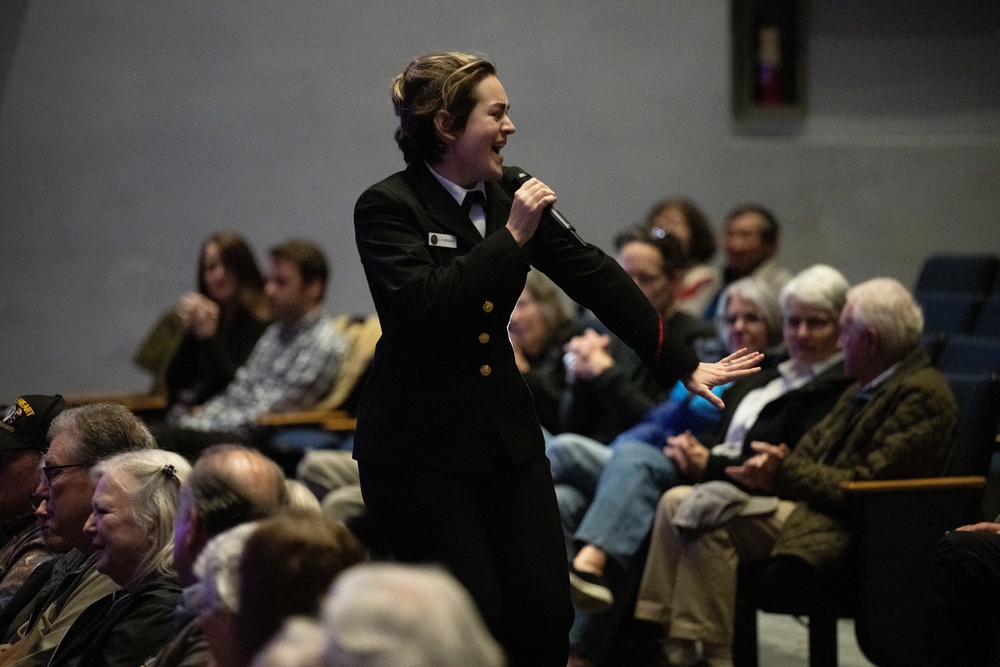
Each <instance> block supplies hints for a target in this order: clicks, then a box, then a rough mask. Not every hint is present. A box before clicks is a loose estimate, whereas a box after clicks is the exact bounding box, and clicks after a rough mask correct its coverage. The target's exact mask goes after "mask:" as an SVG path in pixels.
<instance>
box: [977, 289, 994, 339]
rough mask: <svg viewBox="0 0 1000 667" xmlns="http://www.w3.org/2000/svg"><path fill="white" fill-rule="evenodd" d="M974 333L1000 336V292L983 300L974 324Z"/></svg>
mask: <svg viewBox="0 0 1000 667" xmlns="http://www.w3.org/2000/svg"><path fill="white" fill-rule="evenodd" d="M972 333H974V334H976V335H977V336H996V337H998V338H1000V292H994V293H993V294H991V295H989V296H988V297H986V300H985V301H983V305H982V306H981V307H980V308H979V314H978V315H976V321H975V322H974V323H973V325H972Z"/></svg>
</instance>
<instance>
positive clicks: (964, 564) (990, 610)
mask: <svg viewBox="0 0 1000 667" xmlns="http://www.w3.org/2000/svg"><path fill="white" fill-rule="evenodd" d="M930 590H931V594H930V616H929V622H928V626H927V642H926V645H925V653H924V654H925V655H926V657H927V662H926V664H927V665H928V667H952V666H953V665H962V666H963V667H988V666H989V665H995V664H996V659H997V658H998V657H1000V655H998V653H997V651H998V649H1000V645H998V641H997V640H998V634H997V630H998V607H997V599H998V593H1000V522H980V523H975V524H972V525H969V526H961V527H959V528H956V529H955V530H953V531H950V532H948V533H946V534H945V535H944V537H942V538H941V540H940V542H938V547H937V559H936V561H935V563H934V572H933V575H932V577H931V588H930Z"/></svg>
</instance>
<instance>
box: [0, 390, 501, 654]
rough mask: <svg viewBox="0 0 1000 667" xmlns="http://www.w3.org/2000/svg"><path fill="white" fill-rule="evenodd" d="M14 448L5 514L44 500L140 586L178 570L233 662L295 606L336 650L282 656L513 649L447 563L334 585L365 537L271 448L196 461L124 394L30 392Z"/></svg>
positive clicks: (5, 481) (82, 547)
mask: <svg viewBox="0 0 1000 667" xmlns="http://www.w3.org/2000/svg"><path fill="white" fill-rule="evenodd" d="M0 455H2V456H3V457H4V463H5V464H6V463H13V462H15V459H17V463H18V465H17V466H8V465H5V466H4V467H3V471H2V473H0V498H3V501H4V503H3V509H4V511H8V514H6V515H4V516H3V517H0V518H3V519H13V518H20V517H25V518H30V513H31V507H32V506H34V514H35V518H36V519H37V521H38V523H39V525H40V527H41V534H42V538H43V540H44V543H45V546H46V548H47V550H48V551H50V552H51V553H65V552H68V551H70V550H71V549H77V550H79V551H81V552H82V553H84V554H86V555H92V556H93V557H94V559H95V567H96V569H97V570H98V571H99V572H101V573H102V574H104V575H106V576H108V577H109V578H110V579H111V580H112V581H114V582H115V583H116V584H118V585H119V586H120V587H121V588H122V589H124V590H126V591H138V590H140V589H142V588H144V587H146V586H149V585H155V584H156V582H157V581H159V580H163V579H173V578H176V579H177V580H179V582H180V583H181V584H182V585H183V586H185V587H188V588H189V590H190V591H191V593H190V595H191V598H192V599H193V600H194V604H193V611H195V612H196V614H197V618H198V622H199V623H200V625H201V627H202V630H203V631H204V632H205V635H206V638H207V639H208V642H209V646H210V648H211V651H212V654H213V658H214V660H215V663H216V664H218V665H220V667H227V666H234V667H235V666H245V665H249V664H250V663H251V661H252V660H253V659H254V657H255V655H256V654H257V653H258V652H259V651H260V650H261V649H263V648H264V647H265V645H266V644H267V642H268V641H269V640H270V639H271V638H272V637H274V636H275V635H276V634H277V633H278V631H279V630H280V628H281V627H282V624H283V623H284V622H285V620H286V619H288V618H290V617H293V616H295V617H304V618H299V619H298V620H297V621H296V623H297V624H298V626H297V627H301V626H302V624H305V623H307V622H308V623H311V624H312V628H313V634H314V639H321V640H322V641H321V642H319V643H317V641H313V642H312V643H311V644H310V645H309V647H311V648H310V650H314V649H315V648H316V647H317V646H320V645H322V647H323V652H324V655H327V654H329V655H331V656H335V658H329V660H330V661H328V662H325V663H324V662H322V660H324V659H326V658H323V657H322V656H317V655H314V654H309V655H313V657H314V658H316V660H320V661H319V662H316V661H314V662H310V663H305V662H294V663H293V662H282V663H273V664H336V665H353V664H359V665H360V664H366V665H386V666H388V665H405V664H413V665H448V664H454V665H459V664H465V665H502V664H503V657H502V653H501V651H500V649H499V647H498V645H497V644H496V642H494V641H493V639H492V638H491V637H490V635H489V633H488V631H487V630H486V628H485V625H484V624H483V623H482V621H481V619H480V617H479V615H478V612H477V611H476V609H475V606H474V604H473V603H472V601H471V598H470V597H469V596H468V594H467V593H466V592H465V591H464V590H463V589H462V588H461V586H460V585H459V584H458V583H457V582H456V581H455V580H454V579H453V578H452V577H451V576H450V575H446V574H444V573H443V572H436V571H428V570H424V569H422V568H409V567H404V566H385V567H374V566H371V567H372V568H373V569H371V570H370V571H369V570H367V569H365V568H362V569H360V570H359V571H358V572H357V573H354V574H351V575H350V576H349V577H348V578H347V579H345V581H344V583H342V584H341V583H338V584H337V586H336V587H335V588H334V589H333V590H332V591H331V592H330V593H329V595H327V591H328V589H330V587H331V585H333V584H334V582H335V580H337V577H338V576H339V575H340V573H341V572H344V571H346V570H349V568H353V567H356V566H359V565H360V564H362V563H363V562H364V561H366V560H367V553H366V550H365V548H364V547H363V545H362V544H361V543H360V542H359V541H358V539H357V538H356V537H355V536H354V535H353V534H352V533H351V532H350V531H349V530H348V529H347V528H346V527H345V526H344V525H343V524H342V523H340V522H335V521H333V520H331V519H329V518H327V517H325V516H324V515H323V514H322V513H321V512H319V511H318V510H319V503H318V502H317V501H316V499H315V497H314V496H312V494H311V493H310V492H309V491H307V490H304V487H302V486H301V485H297V484H295V483H291V482H290V481H289V480H287V479H286V478H285V475H284V473H283V472H282V470H281V469H280V467H279V466H278V465H277V464H276V463H275V462H274V461H273V460H271V459H270V458H268V457H266V456H265V455H263V454H262V453H260V452H258V451H257V450H254V449H252V448H249V447H246V446H243V445H235V444H223V445H214V446H212V447H209V448H208V449H206V450H205V451H204V452H202V454H201V455H200V456H199V457H198V458H197V460H196V461H195V463H194V465H193V466H192V465H191V464H190V463H189V462H188V461H187V460H186V459H184V458H183V457H182V456H180V455H179V454H176V453H174V452H169V451H164V450H160V449H157V448H156V443H155V441H154V438H153V436H152V435H151V434H150V432H149V430H148V429H147V428H146V426H145V425H144V424H143V423H142V421H140V420H139V419H138V418H137V417H136V416H135V415H134V414H133V413H132V412H130V411H129V410H127V409H126V408H125V407H124V406H121V405H117V404H110V403H97V404H91V405H86V406H82V407H77V408H69V407H68V406H67V405H66V403H65V401H63V399H62V398H60V397H58V396H24V397H21V398H20V399H18V401H17V402H16V403H15V405H14V406H13V407H12V408H11V409H10V410H9V411H8V413H7V415H6V416H5V417H4V418H3V420H0ZM21 457H24V459H25V461H26V463H25V464H23V465H22V464H21V462H20V459H21ZM15 471H16V474H15ZM18 477H21V478H23V479H26V480H28V481H29V483H27V484H24V483H22V484H16V482H18V481H20V480H19V479H18ZM17 492H19V493H21V496H22V497H21V498H20V502H19V503H15V502H14V500H15V498H14V496H15V494H16V493H17ZM303 492H304V494H306V495H305V498H307V499H308V500H303V496H301V495H299V494H300V493H303ZM325 598H326V599H327V601H326V602H325V603H324V602H323V600H324V599H325ZM324 604H325V608H326V612H325V620H324V621H322V622H321V621H320V620H319V617H318V614H319V611H320V607H321V605H324ZM305 619H311V620H309V621H307V620H305ZM456 628H458V629H461V632H460V633H458V634H457V635H456V632H455V631H456ZM433 633H437V634H436V635H434V634H433ZM449 642H450V644H449ZM286 649H287V647H286ZM286 652H287V651H286ZM438 652H440V653H438ZM296 655H297V656H298V657H297V658H296V659H299V658H302V657H303V656H305V655H307V654H305V653H301V651H298V652H297V653H296ZM444 655H451V656H452V657H451V658H448V659H445V658H444V657H443V656H444ZM401 656H402V657H401ZM439 656H441V658H440V659H439ZM471 658H475V659H471ZM270 659H275V658H273V656H272V658H269V660H270ZM449 660H451V662H449ZM263 664H272V663H263Z"/></svg>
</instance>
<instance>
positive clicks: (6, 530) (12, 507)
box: [0, 396, 69, 610]
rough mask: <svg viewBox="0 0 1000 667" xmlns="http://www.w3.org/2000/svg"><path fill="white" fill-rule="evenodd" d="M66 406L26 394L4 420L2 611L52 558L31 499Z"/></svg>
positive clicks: (0, 454) (0, 436) (0, 453)
mask: <svg viewBox="0 0 1000 667" xmlns="http://www.w3.org/2000/svg"><path fill="white" fill-rule="evenodd" d="M67 407H69V406H67V405H66V401H64V400H63V399H62V397H60V396H21V397H19V398H18V399H17V400H16V401H15V402H14V405H12V406H11V407H10V410H8V411H7V414H6V415H5V416H4V418H3V419H2V420H0V610H2V609H3V608H4V607H5V606H6V605H7V602H8V601H9V600H10V599H11V598H12V597H14V594H15V593H17V591H18V590H19V589H20V588H21V586H22V585H23V584H24V582H25V581H26V580H27V578H28V576H29V575H31V573H32V572H34V571H35V568H37V567H38V566H39V565H41V564H43V563H45V562H46V561H48V560H49V559H50V558H51V555H50V554H49V552H48V551H46V549H45V543H44V542H43V541H42V531H41V528H40V527H39V526H38V525H36V523H35V516H34V514H35V511H34V508H33V507H32V505H31V498H32V495H33V493H34V491H35V487H36V486H38V466H39V464H40V463H41V461H42V456H44V455H45V450H46V449H48V447H49V440H48V437H47V434H48V430H49V425H50V424H51V423H52V419H53V418H55V417H56V416H57V415H58V414H59V413H61V412H62V411H63V410H65V409H66V408H67Z"/></svg>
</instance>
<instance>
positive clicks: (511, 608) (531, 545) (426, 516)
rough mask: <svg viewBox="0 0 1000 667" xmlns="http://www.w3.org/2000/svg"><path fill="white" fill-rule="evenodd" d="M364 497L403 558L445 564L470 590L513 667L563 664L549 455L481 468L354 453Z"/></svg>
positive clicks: (563, 568) (560, 561)
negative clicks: (403, 462)
mask: <svg viewBox="0 0 1000 667" xmlns="http://www.w3.org/2000/svg"><path fill="white" fill-rule="evenodd" d="M359 468H360V473H361V490H362V493H363V495H364V499H365V505H366V507H367V508H368V512H369V515H370V516H371V518H372V521H373V522H374V524H375V526H376V527H377V529H378V530H379V533H380V534H381V537H382V539H383V541H384V542H385V545H386V547H387V548H388V550H389V551H390V553H392V555H393V556H394V557H395V558H396V559H397V560H400V561H403V562H411V563H437V564H441V565H443V566H445V567H446V568H447V569H448V570H449V571H450V572H451V573H452V574H453V575H454V576H455V577H456V578H457V579H458V580H459V581H460V582H461V583H462V584H463V585H464V586H465V587H466V588H467V589H468V591H469V593H470V594H471V595H472V598H473V600H475V602H476V604H477V606H478V607H479V610H480V612H481V613H482V616H483V620H484V621H485V622H486V626H487V627H488V628H489V629H490V632H492V633H493V636H494V637H495V638H496V639H497V641H498V642H499V643H500V645H501V646H502V647H503V648H504V651H505V652H506V653H507V659H508V662H509V664H510V667H522V666H534V665H539V666H542V665H544V666H546V667H564V666H565V664H566V660H567V653H568V635H569V628H570V625H571V623H572V620H573V610H572V605H571V604H570V601H569V575H568V572H567V564H566V550H565V546H564V544H565V543H564V541H563V535H562V528H561V524H560V520H559V511H558V507H557V505H556V497H555V491H554V489H553V485H552V475H551V473H550V470H549V461H548V459H547V458H545V456H544V454H539V455H538V456H537V457H536V458H535V459H533V460H531V461H529V462H528V463H526V464H524V465H521V466H515V465H513V464H512V463H511V462H509V460H508V461H507V462H503V461H501V462H498V463H497V465H496V468H495V470H494V471H493V472H491V473H489V474H485V475H463V474H458V473H454V472H449V471H438V470H423V469H414V468H409V467H400V466H387V465H373V464H371V463H365V462H361V463H360V464H359Z"/></svg>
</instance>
